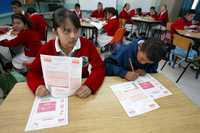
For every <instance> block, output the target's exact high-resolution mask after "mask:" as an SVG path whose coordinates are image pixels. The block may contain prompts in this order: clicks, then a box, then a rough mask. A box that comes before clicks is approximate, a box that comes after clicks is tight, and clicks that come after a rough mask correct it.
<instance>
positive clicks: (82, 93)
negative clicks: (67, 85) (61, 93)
mask: <svg viewBox="0 0 200 133" xmlns="http://www.w3.org/2000/svg"><path fill="white" fill-rule="evenodd" d="M75 94H76V96H78V97H80V98H86V97H88V96H90V95H91V94H92V91H91V90H90V88H89V87H87V86H86V85H82V86H81V87H80V88H79V89H78V90H77V91H76V93H75Z"/></svg>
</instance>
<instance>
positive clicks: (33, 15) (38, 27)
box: [26, 8, 47, 41]
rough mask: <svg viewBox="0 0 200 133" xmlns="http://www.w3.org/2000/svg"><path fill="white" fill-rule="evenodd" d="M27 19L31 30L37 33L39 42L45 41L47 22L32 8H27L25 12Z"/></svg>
mask: <svg viewBox="0 0 200 133" xmlns="http://www.w3.org/2000/svg"><path fill="white" fill-rule="evenodd" d="M26 15H27V17H28V18H29V19H30V21H31V23H32V28H33V29H34V30H35V31H36V32H38V35H39V37H40V40H43V41H44V40H45V39H46V36H45V35H46V30H47V22H46V21H45V19H44V16H43V15H42V14H39V13H37V12H36V10H35V9H34V8H28V9H27V11H26Z"/></svg>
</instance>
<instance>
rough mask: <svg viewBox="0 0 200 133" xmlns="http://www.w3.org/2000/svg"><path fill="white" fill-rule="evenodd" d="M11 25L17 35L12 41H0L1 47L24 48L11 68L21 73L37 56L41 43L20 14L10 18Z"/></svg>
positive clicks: (15, 58)
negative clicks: (21, 46)
mask: <svg viewBox="0 0 200 133" xmlns="http://www.w3.org/2000/svg"><path fill="white" fill-rule="evenodd" d="M12 24H13V27H14V29H15V30H17V31H18V32H19V33H18V34H17V36H16V38H14V39H12V40H2V41H0V45H1V46H5V47H13V46H18V45H23V46H24V52H23V53H21V54H19V55H17V56H16V57H14V58H13V60H12V64H13V66H14V67H15V68H16V69H17V70H20V71H22V72H24V71H26V66H25V65H26V64H27V63H31V62H32V61H33V60H34V58H35V56H36V55H37V53H38V51H39V49H40V47H41V42H40V38H39V36H38V34H37V32H36V31H34V30H32V29H31V24H30V22H29V21H28V20H27V18H26V17H25V16H24V15H22V14H14V15H13V16H12Z"/></svg>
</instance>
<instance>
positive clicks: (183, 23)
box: [171, 10, 195, 33]
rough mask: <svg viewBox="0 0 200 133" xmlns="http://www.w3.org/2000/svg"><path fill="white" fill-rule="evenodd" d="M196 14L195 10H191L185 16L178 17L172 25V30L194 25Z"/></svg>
mask: <svg viewBox="0 0 200 133" xmlns="http://www.w3.org/2000/svg"><path fill="white" fill-rule="evenodd" d="M194 16H195V10H189V11H188V12H187V13H186V14H185V16H183V17H181V18H178V19H176V20H175V21H174V22H173V23H172V25H171V31H172V32H173V33H174V32H175V31H176V30H184V29H187V28H189V27H190V26H191V25H192V20H193V18H194Z"/></svg>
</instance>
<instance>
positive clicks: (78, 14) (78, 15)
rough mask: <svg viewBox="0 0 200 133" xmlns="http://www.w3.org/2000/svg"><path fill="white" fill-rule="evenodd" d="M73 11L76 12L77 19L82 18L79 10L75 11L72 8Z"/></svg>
mask: <svg viewBox="0 0 200 133" xmlns="http://www.w3.org/2000/svg"><path fill="white" fill-rule="evenodd" d="M73 12H74V13H75V14H76V16H77V17H78V18H79V19H81V18H82V13H81V11H80V12H77V11H76V10H74V11H73Z"/></svg>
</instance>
